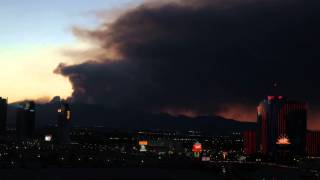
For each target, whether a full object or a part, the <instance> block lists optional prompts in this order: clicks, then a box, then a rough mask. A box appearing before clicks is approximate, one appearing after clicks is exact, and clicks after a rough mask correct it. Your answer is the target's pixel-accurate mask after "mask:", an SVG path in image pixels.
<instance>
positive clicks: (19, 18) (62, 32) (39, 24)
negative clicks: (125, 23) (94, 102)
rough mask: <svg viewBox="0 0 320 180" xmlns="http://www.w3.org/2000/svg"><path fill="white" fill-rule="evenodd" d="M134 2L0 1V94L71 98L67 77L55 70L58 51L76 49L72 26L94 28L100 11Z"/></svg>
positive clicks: (12, 98)
mask: <svg viewBox="0 0 320 180" xmlns="http://www.w3.org/2000/svg"><path fill="white" fill-rule="evenodd" d="M137 2H139V0H121V1H119V0H90V1H88V0H68V1H65V0H55V1H50V0H44V1H43V0H30V1H20V0H1V1H0V19H1V28H0V66H1V67H2V69H1V71H0V77H1V83H0V95H1V96H3V97H8V98H9V101H10V102H14V101H18V100H21V99H26V98H36V99H37V98H47V97H53V96H55V95H60V96H62V97H67V96H70V95H71V93H72V87H71V84H70V83H69V82H68V80H67V78H64V77H62V76H60V75H57V74H54V73H53V71H54V69H55V68H56V67H57V66H58V64H59V63H60V62H68V63H69V64H70V63H74V61H72V60H70V58H68V57H66V56H64V55H63V53H62V49H64V48H67V47H70V48H71V47H72V48H81V47H82V46H84V45H83V43H81V42H79V41H78V40H77V39H76V38H75V37H74V35H73V34H72V31H71V29H72V27H73V26H81V27H95V26H97V25H98V23H99V18H98V17H97V16H98V14H99V12H109V11H114V10H115V9H116V10H117V9H122V8H125V7H126V6H128V5H129V6H131V5H134V4H136V3H137Z"/></svg>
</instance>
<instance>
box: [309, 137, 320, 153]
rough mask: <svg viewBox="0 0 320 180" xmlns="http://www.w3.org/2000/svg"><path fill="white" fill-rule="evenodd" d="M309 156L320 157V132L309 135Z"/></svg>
mask: <svg viewBox="0 0 320 180" xmlns="http://www.w3.org/2000/svg"><path fill="white" fill-rule="evenodd" d="M307 154H308V155H309V156H317V157H320V131H309V132H308V133H307Z"/></svg>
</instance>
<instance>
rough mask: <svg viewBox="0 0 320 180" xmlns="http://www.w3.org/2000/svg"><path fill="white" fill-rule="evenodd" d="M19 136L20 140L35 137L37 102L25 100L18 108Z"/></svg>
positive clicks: (17, 127)
mask: <svg viewBox="0 0 320 180" xmlns="http://www.w3.org/2000/svg"><path fill="white" fill-rule="evenodd" d="M16 131H17V138H18V139H19V140H24V139H29V138H33V136H34V132H35V103H34V102H33V101H26V102H23V103H22V104H21V105H20V107H19V108H18V109H17V119H16Z"/></svg>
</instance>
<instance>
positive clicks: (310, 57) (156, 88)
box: [0, 0, 320, 129]
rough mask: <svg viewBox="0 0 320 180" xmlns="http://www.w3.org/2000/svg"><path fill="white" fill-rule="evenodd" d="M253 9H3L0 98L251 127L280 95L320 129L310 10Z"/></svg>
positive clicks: (167, 5)
mask: <svg viewBox="0 0 320 180" xmlns="http://www.w3.org/2000/svg"><path fill="white" fill-rule="evenodd" d="M258 2H261V3H254V2H251V1H245V2H239V1H236V0H230V1H221V2H211V1H209V0H199V1H194V0H187V1H178V0H168V1H163V2H161V3H157V2H155V1H142V0H141V1H140V0H126V1H121V2H119V1H113V0H110V1H102V0H95V1H94V2H90V3H88V1H85V0H82V1H76V2H75V1H69V2H64V1H55V2H54V3H48V2H44V1H41V2H40V1H37V0H32V1H30V2H28V3H21V2H18V1H2V2H1V4H0V5H1V6H0V7H1V9H0V10H1V12H4V13H2V14H1V18H2V19H5V21H3V26H4V27H5V28H3V29H1V30H0V40H1V41H0V42H1V43H0V65H1V66H2V67H6V68H5V69H4V70H3V71H1V72H0V76H1V77H2V83H1V84H0V95H1V96H2V97H8V98H9V102H10V103H11V102H15V101H21V100H25V99H34V100H35V101H44V102H45V101H49V100H50V99H51V98H52V97H54V96H56V95H59V96H61V97H62V98H68V97H70V98H72V100H73V101H75V102H85V103H88V104H102V105H104V106H106V107H110V108H116V109H117V108H118V109H126V108H132V107H134V108H136V109H143V110H147V111H149V112H167V113H169V114H183V115H186V116H190V117H194V116H198V115H206V114H215V115H220V116H223V117H225V118H230V119H236V120H240V121H252V122H254V121H255V120H256V106H257V105H258V104H257V102H258V101H259V100H260V99H262V98H264V97H265V96H268V95H282V96H285V97H290V98H294V99H299V100H303V101H307V102H308V107H309V108H308V110H309V111H308V113H309V114H308V120H309V121H308V123H309V124H308V127H309V129H320V121H319V120H320V98H319V95H318V92H319V91H320V85H319V83H317V82H318V81H319V79H318V77H317V74H316V72H317V69H316V67H317V66H318V65H320V64H319V63H318V62H317V59H318V57H319V55H318V48H317V41H318V40H319V38H320V37H319V35H318V34H317V30H319V29H320V27H319V25H318V24H317V23H316V22H317V20H319V19H320V14H319V13H318V11H317V8H316V7H319V3H318V2H316V1H311V2H308V3H306V2H303V1H301V0H294V1H290V2H284V3H279V2H277V1H268V2H266V1H265V0H258ZM279 9H281V10H279ZM293 12H296V13H293ZM222 22H223V23H222ZM275 82H276V83H277V86H278V87H277V90H276V91H275V90H274V87H273V86H272V85H273V84H274V83H275Z"/></svg>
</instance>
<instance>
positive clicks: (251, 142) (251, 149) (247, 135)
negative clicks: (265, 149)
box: [242, 130, 257, 155]
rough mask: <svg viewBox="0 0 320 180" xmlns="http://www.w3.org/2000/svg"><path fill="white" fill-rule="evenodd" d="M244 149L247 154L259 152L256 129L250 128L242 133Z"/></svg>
mask: <svg viewBox="0 0 320 180" xmlns="http://www.w3.org/2000/svg"><path fill="white" fill-rule="evenodd" d="M242 136H243V151H244V154H245V155H252V154H255V153H256V152H257V137H256V131H253V130H248V131H245V132H243V133H242Z"/></svg>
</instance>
